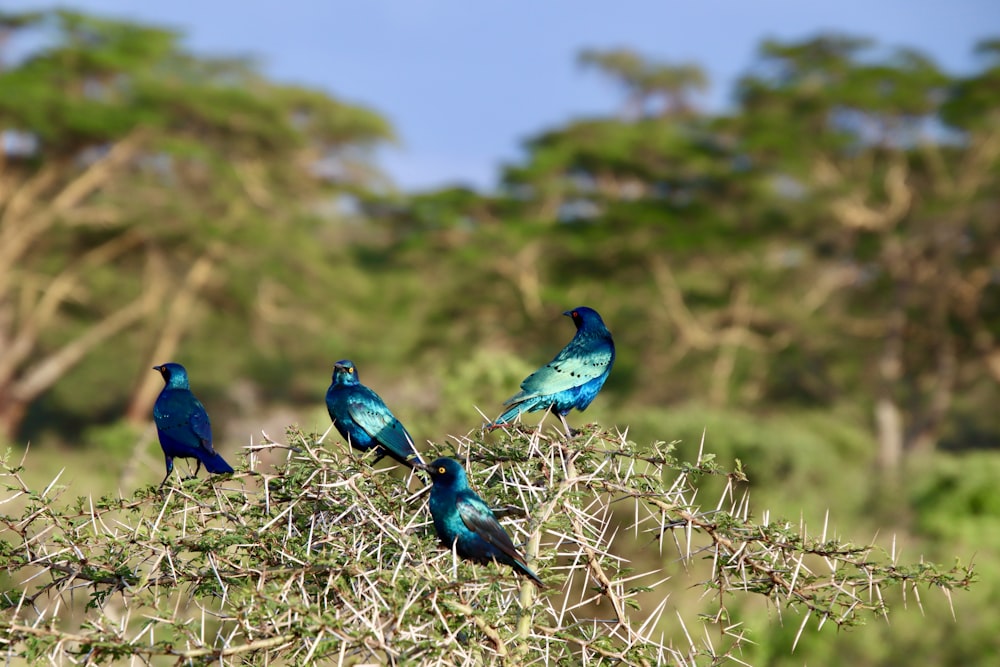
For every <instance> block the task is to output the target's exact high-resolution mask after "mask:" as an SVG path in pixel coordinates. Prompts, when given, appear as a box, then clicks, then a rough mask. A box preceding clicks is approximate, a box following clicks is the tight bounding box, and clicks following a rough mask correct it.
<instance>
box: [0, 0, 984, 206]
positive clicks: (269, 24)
mask: <svg viewBox="0 0 1000 667" xmlns="http://www.w3.org/2000/svg"><path fill="white" fill-rule="evenodd" d="M3 4H4V5H5V10H6V11H16V10H18V9H38V8H44V7H49V6H51V3H48V2H34V1H30V0H4V3H3ZM66 4H67V5H68V6H71V7H73V8H75V9H80V10H84V11H88V12H93V13H99V14H106V15H113V16H117V17H127V18H131V19H136V20H141V21H146V22H151V23H157V24H162V25H168V26H171V27H174V28H177V29H179V30H181V31H183V32H184V33H185V34H186V35H187V45H188V46H189V47H190V48H191V49H192V50H194V51H196V52H200V53H204V54H211V55H234V54H239V55H252V56H255V57H256V58H258V60H259V61H260V62H261V63H262V65H263V69H264V71H265V72H266V73H267V74H268V75H270V76H272V77H274V78H277V79H280V80H283V81H289V82H295V83H300V84H306V85H309V86H313V87H317V88H321V89H323V90H326V91H328V92H330V93H332V94H334V95H336V96H338V97H342V98H345V99H347V100H350V101H355V102H361V103H364V104H367V105H369V106H371V107H373V108H374V109H376V110H377V111H379V112H381V113H382V114H383V115H385V116H387V117H388V118H389V119H390V120H391V121H392V123H393V124H394V126H395V127H396V130H397V132H398V134H399V136H400V139H401V141H402V144H401V146H400V147H399V148H398V149H392V150H387V151H385V152H384V153H382V154H381V155H380V156H379V163H380V164H381V166H382V167H383V169H384V170H385V171H387V172H388V173H389V174H390V176H391V177H392V178H393V179H394V180H395V182H396V183H397V184H398V185H399V186H401V187H403V188H424V187H433V186H437V185H442V184H446V183H456V182H461V183H466V184H470V185H474V186H478V187H489V186H491V185H493V184H494V183H495V181H496V175H497V173H498V172H497V167H498V165H499V164H501V163H502V162H505V161H512V160H515V159H517V157H518V155H519V154H520V145H521V142H522V141H523V140H524V139H526V138H528V137H530V136H532V135H534V134H536V133H538V132H539V131H541V130H543V129H545V128H548V127H552V126H554V125H557V124H560V123H563V122H565V121H566V120H568V119H570V118H572V117H575V116H583V115H591V114H596V113H607V112H610V111H613V110H615V109H617V108H618V105H619V102H620V100H621V97H620V94H619V91H618V90H616V89H615V87H614V86H613V85H612V84H611V83H610V82H609V81H607V80H605V79H603V78H602V77H600V76H599V75H597V74H596V73H595V72H593V71H587V70H581V69H580V68H579V67H578V66H577V64H576V54H577V53H578V52H579V51H580V50H581V49H583V48H587V47H593V48H610V47H618V46H627V47H630V48H633V49H635V50H637V51H640V52H642V53H644V54H647V55H649V56H651V57H654V58H657V59H661V60H668V61H674V62H679V61H694V62H696V63H698V64H700V65H701V66H702V67H703V68H705V69H706V70H707V71H708V73H709V75H710V77H711V80H712V90H711V92H710V94H709V96H708V99H707V100H706V103H707V105H708V106H709V107H710V108H721V107H723V106H724V105H725V104H726V103H727V101H728V95H729V93H730V91H731V89H732V82H733V81H734V79H735V78H736V77H737V76H738V75H739V74H740V73H741V72H742V71H744V70H745V69H746V68H747V67H748V66H749V65H750V64H751V62H752V59H753V55H754V53H755V50H756V48H757V46H758V45H759V44H760V42H761V40H762V39H764V38H765V37H777V38H781V39H799V38H803V37H808V36H811V35H814V34H816V33H818V32H821V31H828V30H834V31H839V32H846V33H850V34H855V35H863V36H868V37H872V38H875V39H876V40H878V42H879V43H880V44H883V45H886V46H902V45H905V46H913V47H916V48H919V49H921V50H922V51H924V52H926V53H927V54H929V55H930V56H931V57H933V58H934V59H935V60H936V61H937V62H938V64H939V65H941V66H942V67H944V68H945V69H948V70H950V71H954V72H966V71H969V70H971V69H974V68H975V66H976V60H975V58H974V56H973V54H972V46H973V44H974V43H975V42H976V41H977V40H979V39H981V38H983V37H987V36H1000V0H951V1H950V2H949V1H942V0H935V1H933V2H931V1H924V0H867V1H864V0H840V1H838V2H827V3H819V2H815V1H812V0H728V1H725V2H723V1H713V0H702V1H701V2H697V1H696V2H678V1H676V0H673V1H672V0H659V1H657V0H619V1H618V2H614V3H611V2H596V1H593V0H548V1H546V0H535V1H534V2H531V1H529V0H507V1H506V2H497V1H492V2H491V1H481V2H474V1H473V2H470V1H469V0H396V1H394V2H390V1H388V0H360V1H355V2H339V1H337V0H325V1H324V0H312V1H307V0H283V1H281V2H276V1H275V0H242V1H236V0H200V1H197V2H196V1H194V0H172V1H171V2H162V3H160V2H144V1H143V0H80V1H78V2H70V3H66Z"/></svg>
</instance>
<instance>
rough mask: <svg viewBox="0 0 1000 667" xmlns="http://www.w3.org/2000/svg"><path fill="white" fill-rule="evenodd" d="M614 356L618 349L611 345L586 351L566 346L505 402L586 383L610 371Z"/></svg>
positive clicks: (508, 402)
mask: <svg viewBox="0 0 1000 667" xmlns="http://www.w3.org/2000/svg"><path fill="white" fill-rule="evenodd" d="M613 358H614V350H613V348H611V347H610V346H602V347H599V348H597V349H593V350H585V351H584V350H579V349H576V348H573V347H571V346H566V347H565V348H563V350H562V351H561V352H560V353H559V354H557V355H556V358H555V359H553V360H552V361H550V362H549V363H547V364H545V365H544V366H542V367H541V368H539V369H538V370H537V371H535V372H534V373H532V374H531V375H529V376H528V377H527V378H525V380H524V382H522V383H521V390H522V391H521V393H520V394H518V395H517V396H514V397H513V398H511V399H509V400H508V401H507V402H506V403H504V405H511V404H513V403H519V402H521V401H523V400H524V399H526V398H531V397H532V396H537V395H539V394H557V393H559V392H560V391H566V390H568V389H573V388H575V387H579V386H580V385H583V384H586V383H587V382H590V381H591V380H593V379H595V378H598V377H600V376H601V374H602V373H604V372H605V371H607V369H608V364H610V363H611V360H612V359H613Z"/></svg>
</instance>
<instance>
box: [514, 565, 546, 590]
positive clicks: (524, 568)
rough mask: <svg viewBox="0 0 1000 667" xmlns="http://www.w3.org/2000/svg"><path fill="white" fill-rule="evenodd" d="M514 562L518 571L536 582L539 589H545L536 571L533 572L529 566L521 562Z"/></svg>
mask: <svg viewBox="0 0 1000 667" xmlns="http://www.w3.org/2000/svg"><path fill="white" fill-rule="evenodd" d="M514 562H515V563H516V564H517V569H518V570H520V571H521V572H522V573H524V575H525V576H527V577H528V578H529V579H531V580H532V581H533V582H535V585H536V586H538V588H539V589H543V588H545V584H544V583H542V580H541V579H539V578H538V575H537V574H535V572H534V570H532V569H531V568H530V567H528V566H527V565H525V564H524V563H522V562H520V561H514Z"/></svg>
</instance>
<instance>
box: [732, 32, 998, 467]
mask: <svg viewBox="0 0 1000 667" xmlns="http://www.w3.org/2000/svg"><path fill="white" fill-rule="evenodd" d="M870 46H871V45H870V44H869V43H868V42H866V41H865V40H857V39H851V38H841V37H822V38H817V39H813V40H809V41H805V42H797V43H785V44H782V43H777V42H771V43H767V44H765V45H764V46H763V48H762V50H761V58H760V62H759V65H758V67H757V68H756V69H755V70H754V71H753V72H752V73H751V74H750V75H748V76H747V77H745V78H744V79H743V81H742V82H741V84H740V100H741V104H742V106H741V109H740V114H739V123H740V125H741V131H742V134H743V140H744V141H745V144H746V146H747V149H748V151H749V152H750V154H751V155H752V156H753V159H754V160H755V161H757V162H759V163H760V164H762V165H766V166H767V169H768V170H769V171H770V172H771V173H773V174H774V175H775V176H776V177H783V178H785V179H788V180H789V181H790V182H792V183H795V184H796V187H800V188H802V191H801V192H800V193H799V200H800V205H798V206H796V207H793V209H794V211H795V214H796V215H798V216H801V219H802V223H801V225H802V226H803V228H806V226H808V232H809V234H810V236H811V237H812V247H813V250H814V257H815V261H816V263H817V265H818V266H819V267H821V273H827V274H828V275H836V276H839V278H838V279H837V280H836V281H835V282H836V283H837V286H836V289H835V290H834V291H835V292H836V298H835V299H834V301H833V302H832V303H831V304H830V307H829V308H827V309H826V310H825V315H826V319H827V321H828V323H829V325H830V326H832V327H835V328H837V329H838V330H839V331H840V333H841V334H842V335H843V336H844V340H845V341H848V342H849V344H850V345H852V346H853V347H855V349H858V350H864V353H863V356H861V357H860V358H859V360H860V361H861V362H862V364H860V365H859V366H857V367H856V373H855V374H854V377H857V378H859V379H860V380H861V381H862V382H863V383H864V384H865V385H866V386H867V388H868V395H869V396H870V399H871V402H872V409H873V415H874V423H875V426H876V432H877V436H878V441H879V462H880V464H881V465H882V467H883V468H886V469H890V470H891V469H895V468H897V467H898V465H899V464H900V461H901V460H902V457H903V455H904V453H905V452H907V451H914V450H927V449H929V448H932V447H933V446H934V445H935V443H936V442H937V441H938V440H939V439H940V438H941V436H942V433H943V429H944V426H945V423H946V420H947V417H948V416H949V413H950V411H951V409H952V404H953V399H954V396H955V394H956V391H958V390H959V388H961V387H970V386H972V385H974V384H975V383H978V382H980V381H981V380H982V378H983V376H982V374H981V373H977V372H974V371H973V372H971V373H970V371H972V370H973V369H975V368H990V367H991V364H990V360H991V359H995V358H996V344H995V340H994V337H993V336H991V335H989V334H987V333H985V332H987V331H990V330H993V329H994V328H995V326H996V324H997V321H998V319H997V318H998V316H1000V311H998V309H997V304H996V302H995V298H994V297H993V296H991V294H993V293H995V291H996V285H995V281H993V280H992V279H991V278H990V277H989V276H990V275H991V272H992V269H991V267H995V266H996V265H997V263H998V261H1000V226H998V222H997V216H996V210H997V206H996V199H995V195H991V193H995V192H996V190H997V187H998V185H1000V184H998V182H997V166H998V165H1000V123H998V122H997V115H998V110H1000V96H998V95H997V93H996V92H995V91H996V87H995V85H994V84H995V82H996V76H997V74H996V73H997V68H996V67H995V65H994V66H993V67H992V68H988V69H987V70H986V71H984V72H983V73H981V74H979V75H976V76H974V77H971V78H969V79H966V80H955V79H952V78H951V77H949V76H947V75H946V74H945V73H943V72H942V71H941V70H940V69H939V68H938V67H937V66H936V65H935V64H934V63H933V62H931V61H930V60H929V59H928V58H926V57H925V56H923V55H921V54H919V53H917V52H915V51H912V50H900V51H897V52H896V53H894V54H892V55H890V56H889V57H888V58H886V59H884V60H874V61H873V60H871V59H870V58H867V57H866V55H867V54H866V50H867V49H868V48H869V47H870ZM868 369H871V371H869V370H868ZM993 379H994V381H997V380H1000V377H998V376H997V375H996V374H995V372H994V373H993Z"/></svg>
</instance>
